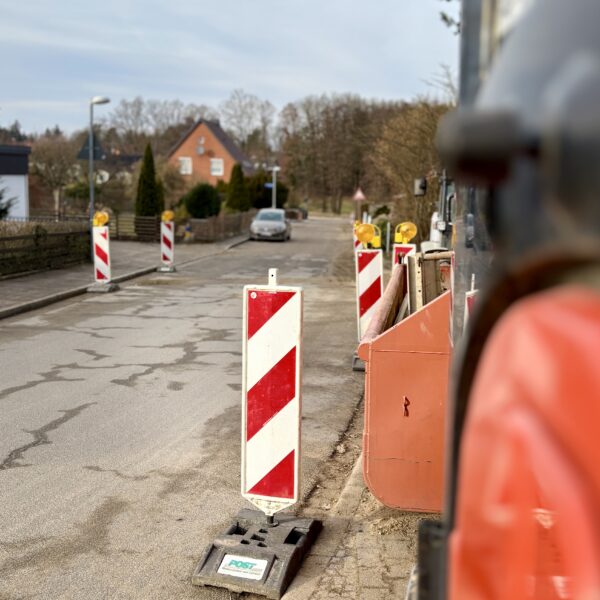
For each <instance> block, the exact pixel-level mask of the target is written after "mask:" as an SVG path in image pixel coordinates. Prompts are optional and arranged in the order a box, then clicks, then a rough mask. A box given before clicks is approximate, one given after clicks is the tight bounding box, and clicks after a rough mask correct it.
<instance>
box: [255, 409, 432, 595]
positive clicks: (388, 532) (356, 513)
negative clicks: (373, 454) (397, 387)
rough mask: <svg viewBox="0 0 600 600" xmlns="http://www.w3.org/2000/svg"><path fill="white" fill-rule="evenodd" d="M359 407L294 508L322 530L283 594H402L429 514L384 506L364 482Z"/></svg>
mask: <svg viewBox="0 0 600 600" xmlns="http://www.w3.org/2000/svg"><path fill="white" fill-rule="evenodd" d="M359 410H360V412H359V414H358V415H357V418H356V419H355V420H354V422H353V423H352V425H351V427H350V428H349V430H348V432H347V433H346V435H345V436H344V439H343V441H342V442H341V443H340V444H339V445H338V446H337V449H336V451H335V453H334V455H333V456H332V457H331V459H330V460H329V461H328V464H327V465H326V466H325V468H324V471H323V473H322V475H321V478H320V481H319V482H318V483H317V486H316V488H315V491H314V492H313V493H312V494H311V496H310V497H309V498H308V499H307V500H306V501H305V502H304V503H303V505H302V508H301V509H300V511H299V512H300V513H301V514H302V515H303V516H307V517H313V518H319V519H321V520H322V521H323V531H322V532H321V534H320V535H319V537H318V538H317V541H316V543H315V545H314V546H313V547H312V548H311V550H310V551H309V554H308V556H307V557H306V559H305V561H304V564H303V565H302V568H301V569H300V572H299V573H298V575H297V576H296V578H295V579H294V581H293V582H292V584H291V585H290V587H289V588H288V591H287V593H286V594H285V595H284V596H283V600H340V599H343V600H352V599H356V600H385V599H386V598H400V599H403V598H405V594H406V589H407V586H408V581H409V577H410V573H411V570H412V568H413V566H414V564H415V563H416V555H417V532H418V527H419V522H420V521H421V520H422V519H425V518H432V517H433V518H435V515H428V514H421V513H412V512H405V511H400V510H394V509H391V508H387V507H385V506H384V505H383V504H381V503H380V502H379V501H378V500H377V499H376V498H374V497H373V495H372V494H371V492H370V491H369V490H368V489H367V488H366V486H365V484H364V481H363V476H362V454H361V445H362V428H363V418H362V410H363V407H362V404H361V406H360V408H359ZM340 477H341V479H342V482H341V483H338V484H336V482H335V480H336V479H340ZM340 486H341V490H340ZM253 598H258V596H253Z"/></svg>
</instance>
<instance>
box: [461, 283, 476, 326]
mask: <svg viewBox="0 0 600 600" xmlns="http://www.w3.org/2000/svg"><path fill="white" fill-rule="evenodd" d="M477 292H478V290H469V291H468V292H465V317H464V319H463V331H465V329H466V328H467V323H468V321H469V317H470V316H471V313H472V312H473V306H474V305H475V298H477Z"/></svg>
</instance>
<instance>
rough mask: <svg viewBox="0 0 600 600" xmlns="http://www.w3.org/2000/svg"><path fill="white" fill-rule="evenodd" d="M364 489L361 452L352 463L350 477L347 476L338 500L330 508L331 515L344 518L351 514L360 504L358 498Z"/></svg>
mask: <svg viewBox="0 0 600 600" xmlns="http://www.w3.org/2000/svg"><path fill="white" fill-rule="evenodd" d="M364 489H365V483H364V481H363V476H362V452H361V453H360V454H359V456H358V458H357V459H356V462H355V463H354V468H353V469H352V472H351V473H350V477H348V480H347V481H346V485H344V489H343V490H342V493H341V494H340V497H339V498H338V501H337V502H336V503H335V505H334V506H333V508H332V510H331V515H333V516H334V517H345V518H348V517H350V516H352V515H353V514H354V513H355V512H356V509H357V508H358V505H359V504H360V499H361V497H362V493H363V491H364Z"/></svg>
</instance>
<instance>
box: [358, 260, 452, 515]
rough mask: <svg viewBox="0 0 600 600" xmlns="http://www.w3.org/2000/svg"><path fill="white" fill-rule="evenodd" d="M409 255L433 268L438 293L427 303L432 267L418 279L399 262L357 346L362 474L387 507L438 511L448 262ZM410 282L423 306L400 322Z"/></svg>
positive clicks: (447, 358) (447, 357)
mask: <svg viewBox="0 0 600 600" xmlns="http://www.w3.org/2000/svg"><path fill="white" fill-rule="evenodd" d="M411 258H412V257H411ZM414 258H416V259H417V261H418V263H421V262H423V263H431V265H433V266H434V267H436V271H437V272H438V273H439V277H440V281H439V282H438V287H437V294H438V295H437V296H432V297H431V299H430V298H429V297H428V296H427V294H426V293H425V291H426V290H428V289H429V288H433V286H428V285H427V284H424V283H423V281H422V279H421V278H422V277H423V278H425V279H426V277H424V274H426V273H427V272H428V270H429V265H426V267H427V268H423V269H419V271H418V277H416V276H415V273H409V269H410V264H401V265H396V266H395V267H394V269H393V271H392V277H391V279H390V282H389V284H388V286H387V287H386V289H385V292H384V294H383V297H382V299H381V301H380V303H379V304H378V306H377V308H376V310H375V312H374V314H373V316H372V318H371V322H370V324H369V327H368V328H367V330H366V332H365V334H364V336H363V338H362V341H361V344H360V345H359V348H358V356H359V358H360V359H361V360H363V361H364V363H365V365H367V368H366V376H365V428H364V435H363V474H364V478H365V482H366V484H367V486H368V487H369V489H370V490H371V492H372V493H373V495H374V496H375V497H377V498H378V499H379V500H380V501H381V502H382V503H383V504H385V505H386V506H389V507H392V508H399V509H403V510H414V511H423V512H429V511H434V512H437V511H440V510H441V507H442V492H443V481H444V447H445V446H444V435H445V412H446V408H445V407H446V398H447V387H448V370H449V362H450V336H449V332H450V330H449V327H450V319H449V315H450V299H451V295H450V291H443V290H444V289H445V285H446V283H445V281H443V280H442V278H443V277H444V274H443V273H442V271H443V270H444V269H442V266H443V265H445V262H447V261H448V260H449V257H448V256H446V254H442V253H440V258H438V259H437V260H435V259H433V258H432V257H429V256H427V257H421V255H417V256H416V257H414ZM424 258H426V259H427V260H424ZM413 266H414V265H413ZM411 279H412V281H413V288H416V289H418V290H420V294H421V302H419V303H418V304H422V306H421V307H420V308H418V309H414V308H413V310H412V314H409V315H408V316H407V317H406V318H404V315H405V314H406V310H407V304H408V297H409V293H410V290H409V282H410V280H411ZM417 279H418V285H417V283H416V281H417ZM431 293H432V294H433V290H432V291H431ZM423 299H424V300H425V303H423V301H422V300H423ZM415 304H417V303H416V302H415V301H414V299H413V306H414V305H415Z"/></svg>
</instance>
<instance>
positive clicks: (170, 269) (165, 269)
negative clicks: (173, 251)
mask: <svg viewBox="0 0 600 600" xmlns="http://www.w3.org/2000/svg"><path fill="white" fill-rule="evenodd" d="M156 270H157V271H158V272H159V273H175V271H177V269H176V268H175V267H167V266H166V265H163V266H162V267H158V269H156Z"/></svg>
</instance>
